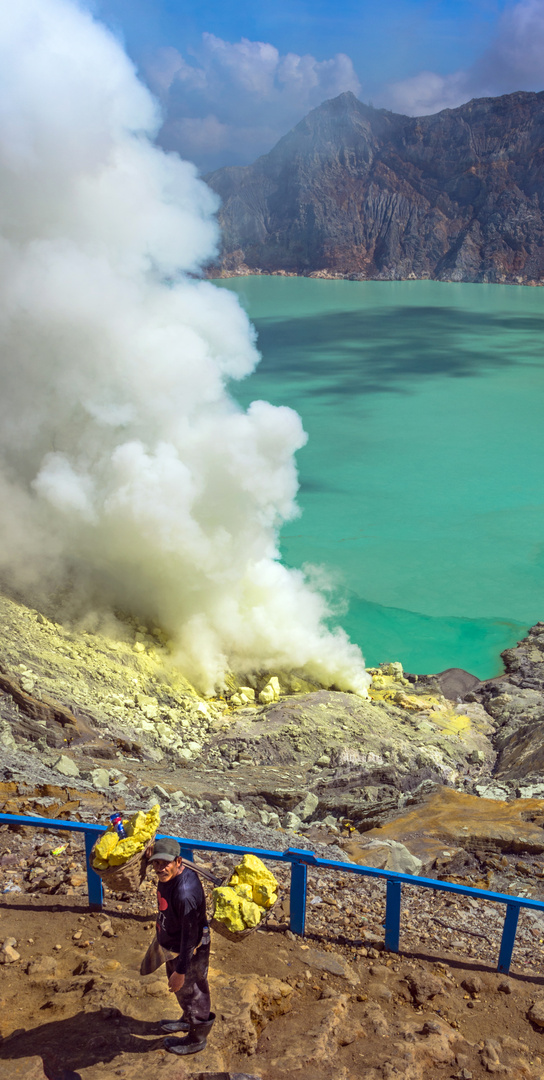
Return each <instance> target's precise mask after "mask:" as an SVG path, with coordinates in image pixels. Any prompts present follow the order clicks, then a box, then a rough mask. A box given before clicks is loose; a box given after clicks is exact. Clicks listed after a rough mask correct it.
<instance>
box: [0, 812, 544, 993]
mask: <svg viewBox="0 0 544 1080" xmlns="http://www.w3.org/2000/svg"><path fill="white" fill-rule="evenodd" d="M0 823H6V824H11V825H26V826H33V827H34V828H40V829H53V830H54V831H55V832H61V831H63V830H65V831H68V832H82V833H83V834H84V837H85V856H86V860H87V889H88V896H89V906H90V907H91V908H92V909H93V910H97V909H100V908H101V907H102V902H103V891H102V881H101V879H100V877H99V876H98V874H96V873H95V871H94V870H93V868H92V866H91V863H90V858H89V857H90V854H91V851H92V849H93V847H94V844H95V843H96V841H97V840H98V838H99V836H100V835H101V834H102V833H103V832H105V831H106V826H105V825H88V824H86V823H85V822H83V821H56V820H52V819H50V818H40V817H27V816H26V815H25V814H0ZM157 835H158V836H166V835H171V834H167V833H158V834H157ZM176 839H177V840H178V841H179V844H180V847H181V854H182V855H183V857H184V858H186V859H193V852H194V851H195V850H196V851H208V852H210V853H212V852H214V853H216V854H217V853H219V852H226V853H228V854H231V855H246V854H250V855H257V856H258V857H259V858H260V859H266V860H269V861H273V862H282V863H290V864H291V890H290V898H289V912H290V927H291V930H292V932H293V933H294V934H299V935H304V929H305V923H306V894H307V888H308V867H309V866H313V867H316V868H320V869H323V870H337V871H341V872H342V873H349V874H361V875H362V876H363V877H370V878H384V879H385V881H386V902H385V948H386V949H388V950H389V951H390V952H398V951H399V939H400V909H401V897H402V886H403V884H408V885H414V886H416V887H418V888H422V889H435V890H436V891H437V892H447V893H458V894H460V895H461V896H471V897H473V898H475V899H479V900H486V901H491V902H493V903H496V904H504V905H505V907H506V912H505V917H504V924H503V931H502V938H501V945H500V950H499V959H498V963H497V971H500V972H502V973H503V974H506V975H507V974H508V972H509V970H510V964H511V962H512V952H513V949H514V942H515V940H516V930H517V925H518V918H519V912H520V908H529V909H530V910H532V911H540V912H542V913H543V914H544V903H543V902H542V901H540V900H531V899H529V898H528V897H525V896H509V895H507V894H506V893H496V892H490V891H488V890H487V889H473V888H471V887H470V886H469V885H456V884H454V883H453V882H451V881H435V880H434V879H433V878H424V877H414V876H412V875H411V874H398V873H395V872H394V871H393V870H376V869H375V868H374V867H371V866H358V865H357V864H355V863H345V862H336V861H334V860H332V859H319V858H318V857H317V855H314V853H313V852H312V851H299V850H297V849H296V848H289V849H288V850H287V851H266V850H264V849H263V848H251V847H242V846H240V845H239V844H216V843H214V842H213V841H211V840H190V839H188V838H187V837H179V836H178V837H176Z"/></svg>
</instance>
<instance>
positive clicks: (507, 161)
mask: <svg viewBox="0 0 544 1080" xmlns="http://www.w3.org/2000/svg"><path fill="white" fill-rule="evenodd" d="M543 142H544V92H541V93H524V92H518V93H514V94H506V95H504V96H503V97H498V98H480V99H475V100H473V101H470V102H468V104H466V105H462V106H461V107H460V108H458V109H444V110H443V111H442V112H440V113H437V114H435V115H434V116H423V117H409V116H401V115H397V114H395V113H391V112H388V111H387V110H385V109H374V108H372V107H370V106H368V105H364V104H363V103H362V102H360V101H358V100H357V98H356V97H354V95H353V94H352V93H345V94H341V95H340V96H339V97H336V98H334V99H332V100H330V101H325V102H324V103H323V104H322V105H320V106H319V107H318V108H317V109H314V110H313V111H312V112H311V113H309V114H308V116H306V117H305V119H304V120H302V121H301V123H300V124H298V125H297V126H296V127H295V128H294V129H293V130H292V131H291V132H289V134H287V135H286V136H285V137H284V138H283V139H281V140H280V141H279V143H278V144H277V145H276V146H275V147H274V149H273V150H271V152H270V153H269V154H266V155H265V156H263V157H261V158H259V159H258V160H257V161H256V162H255V163H254V164H253V165H249V166H247V167H231V168H224V169H219V170H218V171H216V172H214V173H212V174H210V175H209V176H208V177H206V179H207V182H208V184H209V185H210V187H212V188H213V190H214V191H216V192H217V193H218V194H219V195H220V196H221V199H222V209H221V213H220V219H221V223H222V227H223V248H222V255H221V259H220V261H219V263H217V264H216V265H215V266H214V268H213V269H212V273H214V272H215V273H217V272H220V273H226V274H232V273H255V272H259V271H261V272H264V273H274V272H287V273H295V274H316V275H319V276H321V275H322V276H329V275H332V276H341V277H350V278H355V279H366V278H370V279H383V280H401V279H406V278H433V279H437V280H441V281H467V282H512V283H517V284H541V283H542V281H544V243H543V240H544V218H543V201H544V187H543Z"/></svg>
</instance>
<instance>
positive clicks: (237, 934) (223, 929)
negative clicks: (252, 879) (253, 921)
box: [210, 896, 279, 941]
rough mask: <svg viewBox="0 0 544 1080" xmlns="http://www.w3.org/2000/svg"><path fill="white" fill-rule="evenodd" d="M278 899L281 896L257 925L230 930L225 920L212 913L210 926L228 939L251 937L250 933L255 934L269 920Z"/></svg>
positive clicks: (240, 939) (236, 939)
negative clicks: (221, 920)
mask: <svg viewBox="0 0 544 1080" xmlns="http://www.w3.org/2000/svg"><path fill="white" fill-rule="evenodd" d="M278 901H279V896H278V899H277V900H275V901H274V903H273V904H272V907H269V908H268V910H267V911H266V912H265V914H264V915H263V917H262V919H261V921H260V922H258V923H257V925H256V926H247V927H246V929H245V930H229V929H228V927H227V926H225V924H224V923H223V922H220V921H219V919H216V918H215V916H214V915H212V917H211V919H210V926H211V928H212V930H215V932H216V934H220V935H221V937H224V938H226V939H227V941H242V939H243V938H246V937H249V935H250V934H254V933H255V930H262V929H263V927H264V926H265V925H266V923H267V922H268V920H269V918H270V916H271V914H272V912H273V910H274V908H275V907H276V905H277V903H278Z"/></svg>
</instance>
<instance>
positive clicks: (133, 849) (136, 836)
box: [91, 805, 161, 892]
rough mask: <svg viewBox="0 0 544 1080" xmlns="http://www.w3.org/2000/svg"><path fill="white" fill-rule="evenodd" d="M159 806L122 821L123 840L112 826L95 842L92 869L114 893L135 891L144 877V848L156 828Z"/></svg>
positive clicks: (151, 838)
mask: <svg viewBox="0 0 544 1080" xmlns="http://www.w3.org/2000/svg"><path fill="white" fill-rule="evenodd" d="M160 819H161V811H160V807H159V806H158V805H155V806H152V807H151V810H148V811H147V814H144V812H143V810H138V811H137V813H136V814H133V815H132V817H129V818H127V819H126V820H124V821H123V828H124V830H125V833H126V837H124V838H121V837H120V836H119V834H118V833H117V831H116V829H115V827H114V826H113V825H109V826H108V828H107V829H106V832H105V833H104V834H103V835H102V836H101V837H100V840H97V842H96V844H95V845H94V847H93V849H92V851H91V866H92V868H93V870H94V871H95V872H96V873H97V874H98V875H99V876H100V877H101V878H102V881H103V882H104V885H107V887H108V889H112V890H113V892H137V891H138V889H139V888H140V885H141V883H142V881H143V879H144V877H145V871H146V865H147V864H146V862H145V860H144V858H143V854H144V851H145V849H146V848H147V847H148V846H149V844H150V843H151V841H152V840H153V838H154V836H155V833H156V832H157V829H158V827H159V823H160Z"/></svg>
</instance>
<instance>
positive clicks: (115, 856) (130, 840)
mask: <svg viewBox="0 0 544 1080" xmlns="http://www.w3.org/2000/svg"><path fill="white" fill-rule="evenodd" d="M143 847H144V846H143V844H142V843H141V842H140V841H139V840H135V839H134V837H133V836H127V838H126V840H120V841H119V843H118V845H117V847H116V848H115V851H112V853H111V855H109V856H108V866H122V864H123V863H124V862H126V861H127V859H131V858H132V856H133V855H137V854H138V852H139V851H143Z"/></svg>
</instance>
